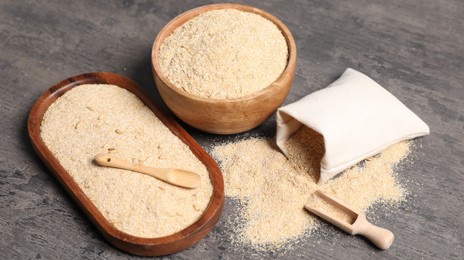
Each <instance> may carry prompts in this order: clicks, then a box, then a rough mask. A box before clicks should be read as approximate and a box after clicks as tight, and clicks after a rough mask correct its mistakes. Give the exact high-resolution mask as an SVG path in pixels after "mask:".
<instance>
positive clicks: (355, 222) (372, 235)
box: [305, 190, 395, 250]
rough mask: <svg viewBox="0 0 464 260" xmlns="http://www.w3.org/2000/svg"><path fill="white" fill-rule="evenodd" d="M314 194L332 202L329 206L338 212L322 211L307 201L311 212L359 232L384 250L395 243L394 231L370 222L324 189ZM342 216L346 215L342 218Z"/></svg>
mask: <svg viewBox="0 0 464 260" xmlns="http://www.w3.org/2000/svg"><path fill="white" fill-rule="evenodd" d="M314 195H315V196H318V197H319V198H321V199H322V200H323V201H324V202H325V203H328V204H330V205H329V207H332V208H334V209H336V210H337V211H338V213H337V214H328V212H324V211H321V210H320V209H319V208H316V207H314V206H311V205H309V203H307V204H306V205H305V208H306V209H307V210H309V211H310V212H312V213H314V214H316V215H317V216H319V217H320V218H322V219H325V220H326V221H328V222H330V223H332V224H334V225H335V226H337V227H339V228H341V229H342V230H344V231H345V232H347V233H349V234H351V235H356V234H359V235H362V236H364V237H366V238H368V239H369V240H370V241H371V242H372V243H374V244H375V245H376V246H377V247H378V248H380V249H382V250H385V249H388V248H389V247H390V246H391V244H392V243H393V240H394V239H395V236H394V235H393V233H392V232H391V231H389V230H387V229H384V228H380V227H378V226H375V225H372V224H371V223H369V222H368V221H367V220H366V216H365V215H364V213H362V212H361V213H360V212H357V211H355V210H353V209H351V208H350V207H349V206H348V205H346V204H345V203H343V202H341V201H339V200H337V199H335V198H333V197H331V196H329V195H327V194H324V193H323V192H322V191H319V190H318V191H316V192H314ZM336 215H338V216H336ZM340 216H344V217H343V218H341V217H340Z"/></svg>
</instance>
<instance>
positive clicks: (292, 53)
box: [151, 3, 297, 103]
mask: <svg viewBox="0 0 464 260" xmlns="http://www.w3.org/2000/svg"><path fill="white" fill-rule="evenodd" d="M221 9H236V10H239V11H244V12H250V13H254V14H257V15H260V16H262V17H264V18H266V19H267V20H269V21H270V22H272V23H273V24H274V25H276V26H277V28H278V29H279V30H280V31H281V33H282V35H283V36H284V38H285V41H286V43H287V49H288V57H287V65H286V66H285V69H284V70H283V71H282V73H281V74H280V75H279V76H278V77H277V78H276V79H275V80H274V81H273V82H272V83H271V84H269V85H268V86H267V87H265V88H263V89H261V90H259V91H257V92H254V93H251V94H248V95H245V96H242V97H237V98H231V99H225V98H222V99H217V98H205V97H202V96H198V95H194V94H191V93H188V92H186V91H184V90H182V89H181V88H179V87H177V86H175V85H174V84H173V83H171V82H170V81H169V80H168V79H167V77H166V76H165V75H164V74H163V73H162V70H161V67H160V65H159V63H158V60H159V49H160V47H161V44H162V43H163V41H162V40H161V39H162V38H163V39H166V38H167V37H169V35H170V34H172V31H174V30H175V29H177V28H179V27H180V26H182V25H183V24H184V23H186V22H188V21H189V20H191V19H192V18H194V17H196V16H198V15H200V14H202V13H204V12H207V11H213V10H221ZM185 18H187V19H186V20H185V21H184V22H182V23H180V21H181V20H183V19H185ZM172 27H174V28H173V29H172V30H171V28H172ZM169 31H170V32H169ZM168 33H169V34H168ZM166 34H168V35H166ZM165 35H166V36H165ZM296 62H297V48H296V43H295V39H294V38H293V35H292V33H291V32H290V30H289V29H288V28H287V26H286V25H285V24H284V23H283V22H282V21H280V20H279V19H278V18H277V17H275V16H274V15H272V14H270V13H268V12H266V11H264V10H261V9H259V8H256V7H253V6H250V5H244V4H234V3H219V4H210V5H203V6H200V7H197V8H194V9H190V10H187V11H185V12H183V13H181V14H180V15H178V16H176V17H174V18H173V19H172V20H170V21H169V22H168V23H167V24H166V25H165V26H164V27H163V28H162V29H161V31H159V33H158V35H157V36H156V38H155V41H154V43H153V46H152V53H151V63H152V69H153V71H154V73H155V74H156V76H157V77H158V78H159V80H160V81H162V82H163V83H164V84H165V85H166V86H168V87H169V88H170V89H171V90H172V91H174V92H175V93H177V94H178V95H181V96H184V97H186V98H188V99H192V100H196V101H200V102H206V103H240V102H243V101H249V100H252V99H254V98H256V97H257V96H261V95H263V94H264V93H267V92H270V91H272V89H274V88H278V84H276V83H277V82H279V81H281V80H282V79H284V78H286V77H288V76H289V74H290V73H291V71H294V70H295V67H296ZM157 87H159V86H158V85H157Z"/></svg>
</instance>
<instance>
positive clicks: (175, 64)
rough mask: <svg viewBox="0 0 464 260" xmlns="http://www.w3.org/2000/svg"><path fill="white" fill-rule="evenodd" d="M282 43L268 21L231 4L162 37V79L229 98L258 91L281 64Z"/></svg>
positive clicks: (283, 63) (284, 53)
mask: <svg viewBox="0 0 464 260" xmlns="http://www.w3.org/2000/svg"><path fill="white" fill-rule="evenodd" d="M287 57H288V48H287V43H286V41H285V38H284V36H283V35H282V32H281V31H280V30H279V29H278V28H277V26H276V25H274V24H273V23H272V22H271V21H269V20H267V19H266V18H264V17H262V16H260V15H257V14H254V13H249V12H243V11H238V10H235V9H222V10H213V11H208V12H205V13H202V14H200V15H199V16H197V17H194V18H192V19H191V20H189V21H188V22H186V23H185V24H183V25H182V26H180V27H179V28H177V29H176V30H174V32H173V33H172V34H171V35H170V36H169V37H167V38H166V39H165V40H164V41H163V43H162V45H161V47H160V52H159V61H158V62H159V65H160V67H161V71H162V73H163V74H164V75H166V77H167V79H168V80H169V81H170V82H171V83H173V84H174V85H175V86H176V87H178V88H181V89H183V90H184V91H186V92H187V93H190V94H194V95H197V96H200V97H204V98H210V99H234V98H239V97H243V96H246V95H250V94H253V93H255V92H258V91H259V90H261V89H264V88H266V87H267V86H269V85H270V84H271V83H272V82H274V81H275V80H276V79H277V78H278V77H279V76H280V74H282V72H283V71H284V69H285V67H286V66H287Z"/></svg>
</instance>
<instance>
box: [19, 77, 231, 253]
mask: <svg viewBox="0 0 464 260" xmlns="http://www.w3.org/2000/svg"><path fill="white" fill-rule="evenodd" d="M83 84H111V85H116V86H118V87H121V88H123V89H126V90H128V91H129V92H131V93H132V94H134V95H136V96H137V97H138V98H139V99H140V100H141V101H142V102H143V103H144V104H145V105H146V106H147V107H148V108H149V109H150V110H151V111H152V112H153V113H154V114H155V116H156V117H158V118H159V119H160V120H161V121H162V123H163V124H164V125H165V126H166V127H168V129H169V130H170V131H171V132H172V133H173V134H174V135H176V136H177V138H179V139H180V140H181V141H182V142H183V143H184V144H186V145H187V146H188V147H189V149H190V150H191V151H192V153H193V154H194V155H195V157H197V158H198V160H200V161H201V163H202V164H203V165H205V167H206V169H207V171H208V173H209V178H210V181H211V183H212V186H213V191H212V194H211V198H210V201H209V204H208V206H207V207H206V209H205V210H204V212H203V214H202V215H201V216H200V217H199V218H198V219H197V220H196V221H195V222H193V223H191V224H190V225H188V226H186V227H185V228H184V229H182V230H180V231H178V232H176V233H173V234H170V235H167V236H163V237H155V238H149V237H137V236H133V235H130V234H127V233H125V232H123V231H121V230H119V229H117V228H116V227H115V226H114V225H112V224H111V223H110V222H109V220H107V219H106V218H105V217H104V216H103V214H102V213H101V212H100V210H99V209H98V208H97V207H96V206H95V204H94V203H93V202H92V201H91V200H90V199H89V198H88V197H87V195H86V194H85V193H84V192H83V190H82V189H81V187H80V186H79V185H78V184H77V182H76V181H75V180H74V178H72V176H71V175H70V174H69V172H68V171H67V170H66V169H65V168H64V167H63V166H62V165H61V163H60V162H59V161H58V159H57V158H56V157H55V156H54V154H53V153H52V151H51V150H50V149H49V148H48V146H47V145H46V144H45V142H44V141H43V139H42V138H41V135H40V126H41V122H42V119H43V117H44V114H45V112H46V111H47V110H48V108H49V107H50V105H51V104H53V103H54V102H55V101H56V100H57V99H58V98H59V97H60V96H62V95H63V94H64V93H66V92H67V91H69V90H71V89H73V88H74V87H76V86H79V85H83ZM27 128H28V133H29V138H30V140H31V144H32V146H33V148H34V150H35V152H36V153H37V154H38V155H39V158H40V159H41V160H42V161H43V163H44V164H45V165H46V166H47V168H48V169H49V170H50V171H51V172H52V173H53V175H54V176H55V177H56V178H57V179H58V181H59V182H60V184H61V186H62V187H64V188H65V189H66V191H67V192H68V194H69V195H70V196H71V197H72V198H73V199H74V201H75V202H76V203H77V204H78V206H79V207H80V208H81V210H83V211H84V213H85V214H86V215H87V217H88V218H89V219H90V220H91V222H92V223H93V224H94V225H95V226H96V227H97V229H98V230H99V231H100V233H101V234H102V235H103V237H104V238H105V239H106V240H107V241H108V242H109V243H110V244H112V245H113V246H115V247H117V248H119V249H120V250H123V251H126V252H129V253H132V254H136V255H142V256H160V255H167V254H172V253H175V252H178V251H181V250H183V249H186V248H188V247H190V246H191V245H192V244H194V243H197V242H198V241H199V240H200V239H202V238H203V237H204V236H206V235H207V234H208V233H209V232H210V231H211V230H212V228H214V226H215V225H216V223H217V222H218V220H219V218H220V216H221V213H222V209H223V206H224V181H223V177H222V174H221V170H220V169H219V166H218V165H217V163H216V162H215V161H214V159H212V157H211V156H210V155H209V154H208V153H207V152H206V151H205V150H204V149H203V148H202V147H201V146H200V144H198V143H197V142H196V141H195V140H194V139H193V137H191V136H190V135H189V134H188V133H187V131H186V130H185V129H184V128H182V126H181V125H180V124H179V123H177V122H176V121H175V120H174V119H172V118H170V117H169V116H168V115H167V114H166V113H165V112H164V110H162V109H161V108H160V107H159V105H158V104H156V103H155V102H153V101H152V99H151V98H150V97H149V96H148V95H147V94H146V93H145V92H144V91H143V90H142V89H141V87H140V86H139V85H138V84H137V83H136V82H135V81H133V80H131V79H129V78H126V77H124V76H122V75H119V74H115V73H110V72H91V73H85V74H80V75H76V76H73V77H70V78H67V79H65V80H63V81H61V82H59V83H57V84H55V85H53V86H52V87H50V88H49V89H48V90H47V91H45V92H44V93H43V94H42V95H41V96H40V97H39V98H38V100H37V101H36V102H35V104H34V105H33V107H32V109H31V111H30V113H29V117H28V124H27Z"/></svg>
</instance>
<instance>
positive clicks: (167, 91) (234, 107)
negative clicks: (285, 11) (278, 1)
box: [151, 4, 296, 134]
mask: <svg viewBox="0 0 464 260" xmlns="http://www.w3.org/2000/svg"><path fill="white" fill-rule="evenodd" d="M231 8H232V9H237V10H240V11H246V12H251V13H255V14H258V15H261V16H263V17H264V18H266V19H268V20H269V21H271V22H273V23H274V24H275V25H276V26H277V27H278V28H279V29H280V31H281V32H282V34H283V36H284V37H285V40H286V42H287V46H288V53H289V55H288V62H287V67H286V68H285V70H284V71H283V72H282V74H281V75H280V76H279V77H278V78H277V80H276V81H274V82H273V83H272V84H271V85H269V86H268V87H266V88H265V89H262V90H260V91H258V92H256V93H253V94H251V95H248V96H244V97H241V98H236V99H227V100H226V99H208V98H203V97H200V96H196V95H192V94H190V93H187V92H185V91H183V90H182V89H180V88H178V87H176V86H175V85H173V84H172V83H171V82H169V80H168V79H167V78H166V76H165V75H164V74H163V73H162V71H161V68H160V65H159V63H158V60H159V49H160V47H161V44H162V43H163V41H164V39H166V38H167V37H168V36H169V35H170V34H171V33H172V32H173V31H174V30H175V29H176V28H178V27H180V26H181V25H182V24H184V23H185V22H187V21H188V20H190V19H192V18H193V17H195V16H198V15H199V14H201V13H204V12H207V11H211V10H217V9H231ZM151 58H152V69H153V75H154V78H155V83H156V87H157V88H158V91H159V92H160V94H161V97H162V98H163V100H164V102H166V104H167V105H168V107H169V108H170V109H171V110H172V112H173V113H174V114H175V115H176V116H177V117H179V118H180V119H181V120H183V121H184V122H186V123H187V124H189V125H191V126H193V127H196V128H198V129H201V130H203V131H205V132H209V133H214V134H234V133H240V132H244V131H247V130H250V129H252V128H255V127H256V126H258V125H260V124H261V123H263V122H264V121H266V119H268V118H269V117H270V116H271V115H272V114H273V113H274V112H275V111H276V110H277V108H278V107H279V106H280V105H281V104H282V103H283V101H284V100H285V98H286V97H287V95H288V92H289V91H290V88H291V86H292V84H293V79H294V77H295V68H296V44H295V40H294V39H293V36H292V34H291V32H290V31H289V30H288V28H287V27H286V26H285V25H284V24H283V23H282V22H281V21H280V20H279V19H277V18H276V17H274V16H273V15H271V14H269V13H267V12H264V11H262V10H260V9H257V8H254V7H251V6H247V5H241V4H213V5H206V6H202V7H199V8H195V9H192V10H190V11H187V12H185V13H183V14H181V15H179V16H177V17H176V18H174V19H173V20H172V21H170V22H169V23H168V24H167V25H166V26H165V27H164V28H163V29H162V30H161V31H160V32H159V34H158V36H157V37H156V39H155V42H154V44H153V49H152V56H151Z"/></svg>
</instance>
